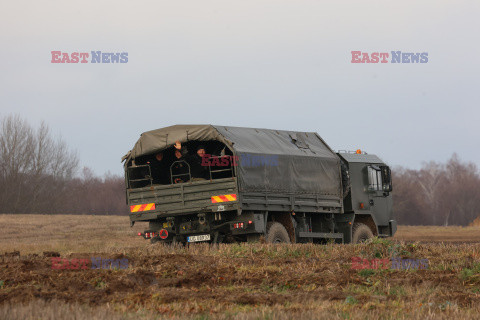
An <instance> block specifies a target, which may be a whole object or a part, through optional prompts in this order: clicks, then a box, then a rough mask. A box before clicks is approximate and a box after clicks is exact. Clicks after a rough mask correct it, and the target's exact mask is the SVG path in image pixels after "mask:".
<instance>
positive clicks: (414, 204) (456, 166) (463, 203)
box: [392, 154, 480, 226]
mask: <svg viewBox="0 0 480 320" xmlns="http://www.w3.org/2000/svg"><path fill="white" fill-rule="evenodd" d="M392 171H393V184H394V190H393V203H394V212H395V216H396V219H397V221H398V223H399V224H408V225H443V226H448V225H460V226H466V225H468V224H470V223H472V222H473V220H475V218H477V217H479V216H480V175H479V172H478V168H477V167H476V165H475V164H474V163H469V162H462V161H461V160H460V159H459V157H458V155H456V154H453V156H452V157H451V158H450V160H448V161H447V162H446V163H439V162H434V161H431V162H428V163H425V164H424V165H423V166H422V168H421V169H419V170H411V169H406V168H402V167H399V168H395V170H392Z"/></svg>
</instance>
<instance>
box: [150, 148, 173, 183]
mask: <svg viewBox="0 0 480 320" xmlns="http://www.w3.org/2000/svg"><path fill="white" fill-rule="evenodd" d="M167 162H168V161H167V159H165V157H164V154H163V152H159V153H157V154H155V156H154V157H153V159H152V161H150V170H151V173H152V179H153V183H154V184H170V170H169V167H168V166H167Z"/></svg>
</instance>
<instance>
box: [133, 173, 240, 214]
mask: <svg viewBox="0 0 480 320" xmlns="http://www.w3.org/2000/svg"><path fill="white" fill-rule="evenodd" d="M227 194H236V195H237V181H236V178H225V179H214V180H211V181H210V180H205V181H196V182H186V183H178V184H173V185H153V186H149V187H144V188H136V189H128V190H127V199H128V204H129V205H130V206H133V205H137V204H147V203H155V210H152V211H143V212H135V213H131V214H130V220H131V221H142V220H151V219H156V218H157V217H162V216H171V215H172V214H174V215H175V214H191V213H195V212H202V211H203V212H217V211H223V210H233V209H236V204H237V203H238V198H237V201H228V202H222V203H212V196H218V195H227ZM219 206H223V208H221V210H219Z"/></svg>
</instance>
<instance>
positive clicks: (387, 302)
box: [0, 215, 480, 319]
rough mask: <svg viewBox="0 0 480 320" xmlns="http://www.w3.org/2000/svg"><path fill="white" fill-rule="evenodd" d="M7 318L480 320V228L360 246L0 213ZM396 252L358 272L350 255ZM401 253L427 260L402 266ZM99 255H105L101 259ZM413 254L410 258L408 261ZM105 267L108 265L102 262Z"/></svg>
mask: <svg viewBox="0 0 480 320" xmlns="http://www.w3.org/2000/svg"><path fill="white" fill-rule="evenodd" d="M0 222H1V226H2V227H1V228H2V230H1V232H0V319H164V318H165V319H177V318H178V319H185V318H186V319H216V318H221V319H291V318H293V317H295V318H299V319H404V318H408V319H451V318H462V319H478V314H480V228H479V227H467V228H460V227H442V228H440V227H407V226H403V227H399V230H398V233H397V234H396V236H395V237H394V238H393V239H387V240H385V239H375V240H373V241H371V242H370V243H366V244H360V245H333V244H331V245H310V244H309V245H300V244H299V245H267V244H261V243H256V244H233V245H219V246H209V245H206V244H197V245H191V246H189V247H183V246H178V247H171V246H163V245H159V244H155V245H151V244H149V242H147V241H145V240H143V239H142V238H140V237H138V236H137V235H136V234H137V232H138V231H141V230H143V228H144V227H145V225H135V226H134V227H133V228H130V226H129V223H128V218H127V217H118V216H110V217H109V216H66V215H62V216H43V215H0ZM355 257H360V258H362V259H366V261H373V260H374V259H387V261H389V262H388V266H386V268H385V269H371V268H369V269H354V268H352V267H353V266H354V264H353V263H352V258H355ZM392 258H398V259H414V260H415V259H418V260H420V259H422V260H427V261H428V268H425V269H420V268H413V269H410V270H398V269H392V263H391V259H392ZM99 261H100V263H99ZM405 261H406V260H405ZM98 266H100V268H95V267H98Z"/></svg>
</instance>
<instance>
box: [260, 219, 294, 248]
mask: <svg viewBox="0 0 480 320" xmlns="http://www.w3.org/2000/svg"><path fill="white" fill-rule="evenodd" d="M265 241H266V242H267V243H290V237H289V236H288V232H287V229H285V227H284V226H283V225H282V224H281V223H279V222H269V223H267V236H266V237H265Z"/></svg>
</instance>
